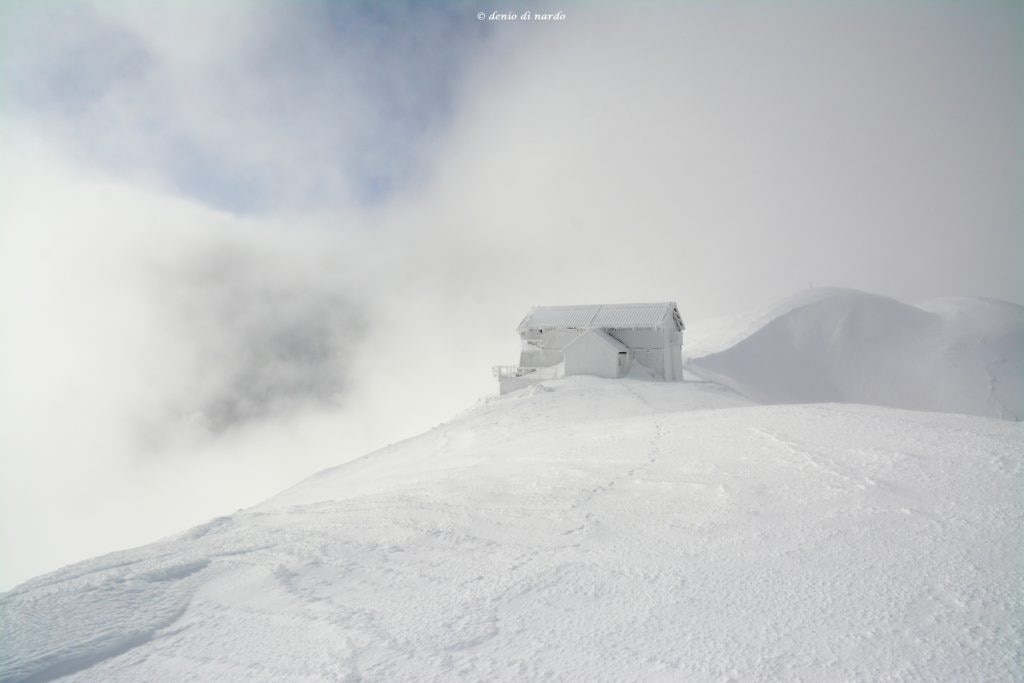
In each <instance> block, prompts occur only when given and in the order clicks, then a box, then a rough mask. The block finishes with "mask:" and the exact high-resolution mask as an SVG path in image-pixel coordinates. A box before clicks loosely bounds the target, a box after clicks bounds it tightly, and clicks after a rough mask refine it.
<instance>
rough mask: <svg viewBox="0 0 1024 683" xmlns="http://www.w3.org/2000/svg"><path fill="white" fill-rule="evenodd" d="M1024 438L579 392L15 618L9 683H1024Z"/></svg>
mask: <svg viewBox="0 0 1024 683" xmlns="http://www.w3.org/2000/svg"><path fill="white" fill-rule="evenodd" d="M1022 461H1024V449H1021V439H1020V431H1019V426H1018V425H1016V424H1012V423H1009V422H1006V421H999V420H992V419H988V418H983V417H972V416H966V415H948V414H940V413H924V412H907V411H901V410H894V409H890V408H880V407H872V406H843V405H835V404H832V405H812V406H807V405H777V406H754V405H751V402H750V401H749V400H747V399H744V398H742V397H740V396H738V395H737V394H735V393H734V392H732V391H730V390H728V389H726V388H723V387H721V386H719V385H716V384H713V383H710V382H708V383H660V382H648V381H642V380H637V379H623V380H599V379H594V378H586V377H576V378H569V379H566V380H560V381H556V382H551V383H548V384H544V385H538V386H535V387H532V388H530V389H528V390H524V391H521V392H517V393H514V394H510V395H508V396H505V397H502V398H500V399H493V400H488V401H485V402H482V403H481V404H479V405H477V406H476V407H474V408H472V409H471V410H469V411H467V412H466V413H464V414H462V415H460V416H458V417H457V418H455V419H454V420H452V421H451V422H449V423H447V424H444V425H441V426H439V427H437V428H435V429H434V430H432V431H430V432H428V433H426V434H423V435H422V436H419V437H416V438H414V439H411V440H408V441H405V442H403V443H400V444H397V445H394V446H391V447H389V448H386V449H383V450H381V451H378V452H376V453H373V454H370V455H368V456H366V457H364V458H361V459H359V460H356V461H353V462H351V463H349V464H346V465H343V466H341V467H337V468H334V469H332V470H327V471H325V472H322V473H320V474H318V475H316V476H314V477H312V478H310V479H309V480H307V481H305V482H302V483H300V484H299V485H297V486H295V487H293V488H291V489H289V490H287V491H285V492H283V493H282V494H280V495H279V496H277V497H275V498H273V499H271V500H269V501H267V502H266V503H264V504H262V505H260V506H257V507H255V508H253V509H250V510H246V511H239V512H238V513H236V514H233V515H231V516H229V517H224V518H221V519H218V520H214V521H213V522H211V523H210V524H207V525H204V526H202V527H199V528H197V529H194V530H192V531H190V532H188V533H185V534H182V535H180V536H177V537H173V538H168V539H165V540H163V541H160V542H157V543H154V544H152V545H149V546H145V547H142V548H137V549H134V550H129V551H124V552H120V553H114V554H112V555H108V556H105V557H101V558H98V559H94V560H89V561H87V562H82V563H79V564H77V565H74V566H71V567H68V568H65V569H62V570H60V571H58V572H54V573H52V574H49V575H47V576H43V577H40V578H38V579H34V580H32V581H29V582H27V583H25V584H23V585H21V586H19V587H17V588H15V589H14V590H12V591H10V592H8V593H6V594H4V595H2V596H0V609H2V612H3V620H2V621H3V624H4V626H3V628H4V636H3V640H2V643H3V644H2V646H0V679H2V680H5V681H10V680H29V681H35V680H47V679H51V678H54V677H57V676H60V675H68V676H69V678H68V680H89V681H105V682H106V681H139V680H160V681H173V680H184V679H195V678H199V679H205V680H223V681H233V680H237V681H252V680H289V681H320V680H348V681H355V680H363V679H366V680H379V681H410V680H417V681H429V680H453V679H469V680H535V679H541V678H548V679H552V678H553V679H573V680H588V681H591V680H592V681H601V680H615V681H620V680H636V679H644V680H659V679H660V680H727V679H741V680H750V679H774V680H780V679H782V680H808V681H818V680H826V679H828V680H906V679H926V680H989V681H1009V680H1013V679H1014V678H1015V677H1016V676H1018V675H1019V672H1020V653H1021V652H1022V651H1024V633H1022V624H1024V603H1022V594H1021V591H1020V578H1019V573H1018V561H1019V558H1020V556H1021V552H1022V550H1024V548H1022V544H1024V540H1022V539H1024V534H1022V533H1021V532H1022V528H1021V526H1022V509H1024V508H1022V501H1021V499H1020V496H1019V491H1020V490H1021V485H1022V483H1024V481H1022V480H1024V474H1022V473H1024V462H1022Z"/></svg>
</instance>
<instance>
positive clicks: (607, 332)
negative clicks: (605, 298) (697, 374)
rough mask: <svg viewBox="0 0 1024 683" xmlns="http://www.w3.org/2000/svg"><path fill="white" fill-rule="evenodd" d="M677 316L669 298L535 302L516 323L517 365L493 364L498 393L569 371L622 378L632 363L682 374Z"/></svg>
mask: <svg viewBox="0 0 1024 683" xmlns="http://www.w3.org/2000/svg"><path fill="white" fill-rule="evenodd" d="M684 329H685V326H684V325H683V319H682V317H680V315H679V308H678V307H677V306H676V304H675V303H674V302H671V301H669V302H665V303H656V304H601V305H596V306H537V307H535V308H533V309H532V310H531V311H530V312H529V313H528V314H527V316H526V317H525V318H523V321H522V322H521V323H519V328H518V331H519V336H520V337H521V338H522V343H523V346H522V351H521V352H520V354H519V365H499V366H497V367H495V368H494V374H495V376H496V377H497V378H498V384H499V386H500V389H501V393H502V394H507V393H508V392H510V391H515V390H516V389H521V388H523V387H526V386H529V385H530V384H533V383H535V382H539V381H543V380H546V379H557V378H559V377H566V376H569V375H596V376H597V377H612V378H615V377H622V376H623V375H625V374H626V372H628V371H629V368H630V366H631V365H632V364H633V363H637V364H638V365H642V366H643V367H645V368H647V370H648V371H649V372H650V373H651V374H652V375H654V376H655V377H657V378H660V379H664V380H679V379H682V378H683V367H682V365H683V361H682V344H683V330H684Z"/></svg>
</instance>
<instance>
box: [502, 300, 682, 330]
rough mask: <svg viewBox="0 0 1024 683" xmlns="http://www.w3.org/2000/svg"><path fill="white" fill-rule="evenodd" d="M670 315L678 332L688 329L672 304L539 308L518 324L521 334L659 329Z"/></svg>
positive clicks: (531, 311)
mask: <svg viewBox="0 0 1024 683" xmlns="http://www.w3.org/2000/svg"><path fill="white" fill-rule="evenodd" d="M670 313H671V316H672V320H673V321H674V322H675V325H676V329H677V330H680V331H682V330H683V329H685V326H684V325H683V319H682V318H681V317H680V315H679V308H678V307H677V306H676V304H675V302H673V301H666V302H663V303H654V304H598V305H593V306H536V307H534V308H533V309H531V310H530V312H529V313H528V314H527V316H526V317H525V318H523V321H522V322H521V323H519V331H520V332H523V331H525V330H542V329H547V328H560V327H561V328H571V329H578V330H589V329H601V328H634V329H636V328H656V327H661V326H662V324H664V322H665V319H666V318H667V317H668V316H669V314H670Z"/></svg>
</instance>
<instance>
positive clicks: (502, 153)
mask: <svg viewBox="0 0 1024 683" xmlns="http://www.w3.org/2000/svg"><path fill="white" fill-rule="evenodd" d="M527 8H528V9H530V10H532V11H533V12H537V11H547V10H553V11H563V12H564V13H565V18H564V19H563V20H559V21H550V22H538V21H531V22H526V21H488V20H484V21H480V20H478V18H477V14H478V12H480V11H484V12H485V13H490V12H491V11H492V10H500V11H506V12H521V11H523V9H527ZM1022 26H1024V10H1022V6H1021V4H1020V3H1016V2H970V3H938V2H919V3H912V2H896V3H878V2H852V1H851V2H843V3H832V2H830V3H823V2H816V3H796V2H793V3H785V4H783V3H771V4H770V5H769V4H766V3H721V2H706V3H701V2H693V3H644V4H642V5H641V6H637V7H633V6H627V4H626V3H603V4H601V5H600V6H597V5H590V4H588V5H584V4H582V3H576V4H570V3H565V4H561V5H559V4H550V3H549V4H515V3H505V4H487V5H484V4H480V5H476V4H470V3H466V4H458V3H375V4H371V3H337V2H312V1H305V2H299V1H298V0H295V1H292V2H261V3H242V2H222V3H221V2H219V3H182V2H146V3H129V2H116V3H115V2H111V3H102V2H71V1H61V0H52V1H49V2H38V3H37V2H33V3H28V2H15V1H11V2H4V1H3V0H0V126H2V130H3V131H4V135H3V137H2V138H0V148H2V149H0V459H2V461H0V465H2V467H3V473H4V476H3V477H2V479H0V557H2V558H3V560H4V561H3V563H2V565H0V588H3V587H9V586H10V585H12V584H13V583H14V582H16V581H20V580H22V579H25V578H28V577H29V576H31V575H33V574H37V573H39V572H42V571H46V570H49V569H53V568H55V567H57V566H59V565H60V564H63V563H65V562H70V561H73V560H76V559H82V558H84V557H86V556H89V555H93V554H96V553H99V552H104V551H107V550H113V549H117V548H120V547H124V546H127V545H131V544H138V543H143V542H146V541H148V540H152V539H154V538H156V537H158V536H160V535H163V534H167V533H171V532H174V531H177V530H180V529H183V528H185V527H187V526H188V525H191V524H194V523H198V522H201V521H203V520H205V519H207V518H209V517H211V516H214V515H217V514H227V513H230V512H232V511H233V510H235V509H237V508H239V507H243V506H247V505H250V504H253V503H255V502H258V501H259V500H261V499H262V498H265V497H267V496H269V495H271V494H273V493H275V492H277V491H278V490H281V489H283V488H286V487H287V486H289V485H291V484H292V483H295V481H297V480H298V479H300V478H302V477H304V476H306V475H307V474H310V473H312V472H314V471H316V470H318V469H321V468H323V467H327V466H330V465H334V464H337V463H339V462H342V461H344V460H347V459H350V458H352V457H355V456H357V455H360V454H362V453H363V452H365V451H366V450H367V449H370V448H373V447H377V446H380V445H384V444H386V443H388V442H391V441H395V440H398V439H401V438H405V437H408V436H412V435H414V434H415V433H417V432H419V431H422V430H423V429H426V428H429V427H431V426H433V425H435V424H437V423H438V422H440V421H442V420H445V419H447V418H449V417H450V416H452V415H453V414H454V413H456V412H458V411H460V410H462V409H464V408H465V407H468V406H469V405H471V404H472V402H473V401H474V400H476V399H477V398H478V397H480V396H482V395H484V394H486V393H488V392H492V391H494V389H495V387H494V384H493V380H492V378H491V377H490V373H489V368H490V366H491V365H494V364H498V363H509V362H514V361H515V360H516V358H517V355H516V354H517V349H518V339H517V337H516V335H515V331H514V328H515V326H516V324H517V323H518V321H519V320H520V318H521V317H522V316H523V315H524V314H525V312H526V310H527V309H528V308H529V307H530V306H531V305H535V304H559V303H594V302H603V301H660V300H669V299H671V300H675V301H677V302H678V303H679V307H680V310H681V311H682V313H683V316H684V319H687V320H690V321H692V320H695V319H699V318H704V317H711V316H717V315H722V314H728V313H733V312H738V311H742V310H744V309H748V308H751V307H754V306H758V305H762V304H766V303H769V302H771V301H772V300H774V299H777V298H781V297H784V296H786V295H788V294H791V293H793V292H795V291H797V290H799V289H802V288H804V287H807V286H809V285H811V284H813V285H837V286H846V287H855V288H860V289H865V290H868V291H872V292H876V293H880V294H885V295H889V296H893V297H896V298H899V299H902V300H905V301H910V302H913V301H918V300H923V299H927V298H931V297H936V296H944V295H970V296H984V297H993V298H999V299H1005V300H1010V301H1016V302H1017V303H1020V302H1021V292H1022V289H1021V281H1020V279H1019V262H1020V254H1021V253H1022V252H1021V244H1020V235H1021V232H1022V231H1021V228H1022V222H1024V221H1022V206H1021V194H1020V192H1021V187H1024V184H1022V180H1024V174H1022V168H1021V166H1022V163H1024V161H1022V160H1024V148H1022V147H1024V141H1022V130H1024V127H1022V111H1021V107H1022V103H1024V98H1022V91H1021V85H1020V84H1021V83H1024V73H1022V59H1021V55H1022V54H1024V53H1022V48H1024V44H1022V43H1024V40H1022V35H1021V31H1022V29H1021V27H1022Z"/></svg>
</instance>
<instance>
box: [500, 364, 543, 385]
mask: <svg viewBox="0 0 1024 683" xmlns="http://www.w3.org/2000/svg"><path fill="white" fill-rule="evenodd" d="M558 369H559V366H557V365H552V366H550V367H546V368H533V367H528V366H524V365H495V366H494V367H493V368H492V369H491V371H492V372H493V373H494V376H495V377H497V378H498V379H499V380H501V379H525V380H533V381H536V382H541V381H543V380H546V379H558V377H559V376H560V375H559V372H558Z"/></svg>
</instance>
